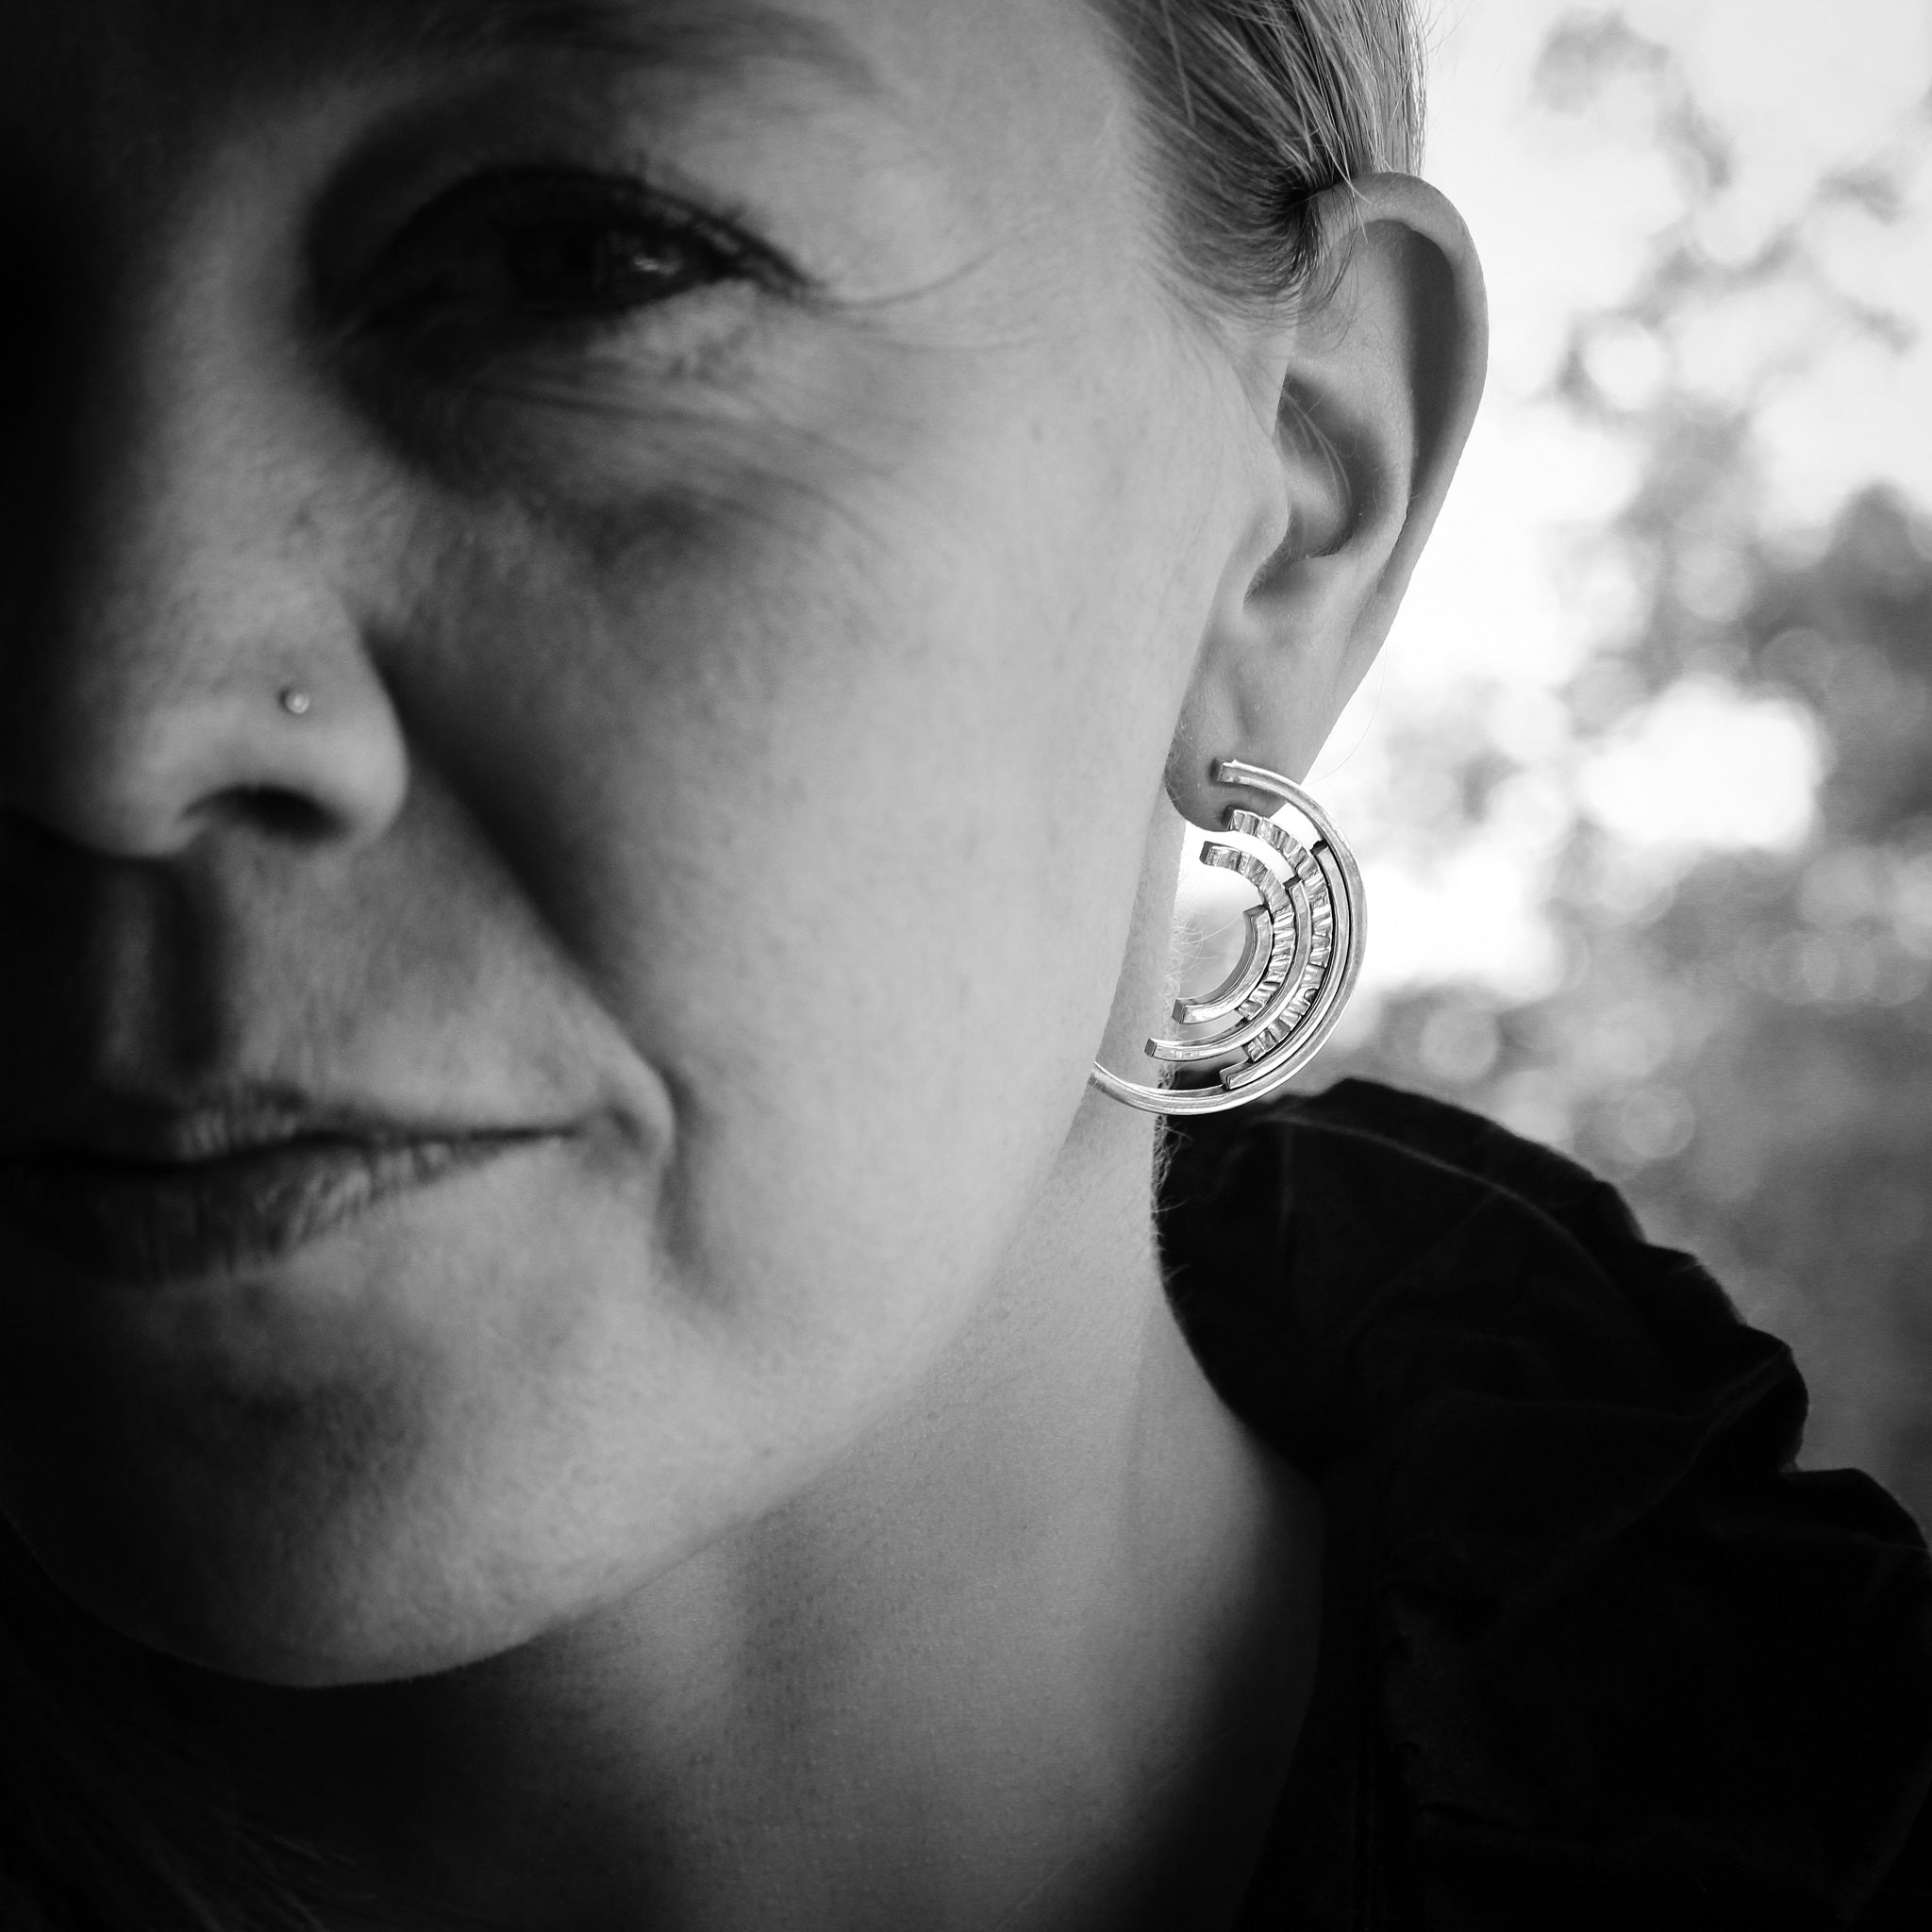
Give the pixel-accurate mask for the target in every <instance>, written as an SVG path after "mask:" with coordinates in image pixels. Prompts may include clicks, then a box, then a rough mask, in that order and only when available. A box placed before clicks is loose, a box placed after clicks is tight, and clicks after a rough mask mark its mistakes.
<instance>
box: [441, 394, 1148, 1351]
mask: <svg viewBox="0 0 1932 1932" xmlns="http://www.w3.org/2000/svg"><path fill="white" fill-rule="evenodd" d="M994 420H995V421H1001V420H1002V419H1000V418H997V417H996V418H995V419H994ZM983 421H984V419H983V418H982V425H983ZM902 440H903V439H902ZM1070 445H1071V446H1072V448H1073V451H1074V453H1072V454H1069V449H1070ZM866 470H867V466H866V465H865V464H864V463H863V462H861V461H859V460H858V459H857V458H853V459H852V460H850V462H849V464H848V466H847V474H846V475H842V476H841V477H840V478H839V479H838V483H837V485H836V486H835V487H831V488H821V489H819V490H817V491H804V490H791V491H785V492H783V493H782V494H781V493H779V492H776V491H772V490H770V489H763V490H760V491H757V492H753V491H749V490H743V491H741V495H745V496H755V497H756V507H755V508H736V509H733V510H732V511H730V512H728V513H725V514H723V515H720V516H717V517H716V518H714V520H713V522H712V523H711V525H709V526H708V528H707V529H706V530H705V532H704V533H703V535H702V536H701V537H699V538H696V539H693V540H691V541H689V542H672V541H658V540H655V539H654V540H652V541H646V542H642V543H640V544H639V545H638V546H636V548H634V550H633V551H632V552H630V553H628V554H627V555H625V556H624V557H623V558H621V559H620V560H619V561H618V562H617V563H616V564H614V565H611V564H605V563H602V562H599V561H596V560H595V559H594V558H591V556H590V554H589V553H588V552H587V551H585V550H581V549H578V550H574V551H571V552H563V551H561V550H556V551H545V550H543V549H541V547H537V548H533V550H532V551H531V552H530V553H529V554H528V556H527V557H526V558H525V566H524V567H522V568H520V569H518V570H516V571H513V572H509V573H504V572H502V571H501V570H500V569H499V570H496V571H493V572H492V573H491V575H489V576H488V577H478V578H473V579H471V580H469V581H468V582H463V581H460V580H458V582H456V583H455V584H453V585H452V586H448V587H445V591H446V596H447V602H446V604H445V608H444V621H445V622H448V621H449V612H450V609H451V608H458V609H460V611H461V613H462V614H461V616H460V617H459V618H458V620H457V621H456V624H455V627H456V628H458V629H460V630H461V631H462V632H463V633H464V635H465V636H466V637H467V638H468V640H469V641H470V648H469V655H468V657H467V658H466V660H465V671H464V676H465V682H466V687H467V688H466V689H465V690H463V691H461V692H460V693H457V692H455V691H451V692H448V693H445V694H443V695H442V696H441V697H439V698H438V699H436V700H435V701H434V702H433V703H429V704H425V707H424V708H425V710H426V711H429V712H431V713H435V714H442V715H459V716H461V717H462V718H463V719H464V720H465V721H466V725H465V736H464V738H463V741H461V742H460V743H458V744H453V745H451V746H449V747H446V748H444V750H443V751H442V752H441V753H440V757H441V758H442V759H443V761H444V763H445V766H446V768H447V769H448V770H449V771H450V772H451V774H452V775H453V776H454V778H455V780H456V782H457V783H458V784H459V785H462V786H464V787H466V788H467V789H468V790H469V791H471V792H473V793H474V794H475V804H474V810H475V814H476V815H477V816H478V817H479V818H482V819H485V820H487V821H488V822H489V823H490V824H491V826H492V829H493V830H496V829H498V828H500V834H499V835H500V836H501V837H502V838H503V839H505V840H506V841H508V843H509V844H510V845H511V846H512V848H513V850H512V863H513V864H514V865H515V866H516V868H517V869H518V871H519V872H520V874H521V875H522V876H523V878H524V879H525V884H526V887H527V889H528V891H530V892H531V893H532V895H533V896H534V897H536V898H537V899H539V900H540V901H541V904H542V905H543V906H544V908H545V910H546V916H547V918H548V919H549V920H550V921H551V923H552V924H553V926H554V928H555V929H556V931H557V933H558V939H559V942H560V944H561V945H562V947H563V948H564V949H565V950H566V951H567V952H568V953H569V954H570V955H571V957H572V958H573V959H574V960H575V962H576V963H577V964H578V966H579V967H580V968H581V970H582V971H583V972H584V974H586V975H587V977H588V978H589V979H590V980H591V982H592V983H593V984H594V986H595V987H596V989H597V991H598V995H599V997H600V998H601V1000H602V1001H603V1002H604V1004H605V1005H606V1007H607V1008H608V1010H609V1011H610V1012H611V1013H612V1014H613V1016H615V1018H616V1019H617V1021H618V1022H619V1024H621V1026H622V1027H623V1030H624V1032H625V1035H626V1037H627V1038H628V1040H629V1041H631V1043H632V1044H633V1045H634V1047H635V1048H636V1050H637V1051H638V1052H639V1053H640V1054H641V1056H642V1057H643V1058H644V1059H645V1060H646V1061H647V1062H648V1063H649V1064H651V1065H652V1066H653V1067H654V1068H655V1069H657V1070H658V1073H659V1074H661V1076H662V1077H663V1078H664V1080H665V1081H666V1083H667V1084H668V1086H669V1087H670V1089H671V1090H672V1091H673V1092H674V1094H675V1097H676V1101H677V1105H678V1109H679V1115H680V1138H679V1151H678V1156H677V1161H678V1165H677V1171H676V1173H675V1175H674V1177H673V1183H672V1185H671V1186H670V1187H669V1188H668V1189H667V1191H666V1194H665V1202H666V1208H665V1212H666V1214H667V1217H668V1225H667V1230H666V1232H667V1235H668V1238H669V1242H670V1246H671V1248H672V1251H673V1252H674V1253H675V1254H676V1255H677V1256H679V1257H681V1259H682V1260H683V1261H684V1263H685V1265H686V1266H687V1267H688V1268H689V1270H690V1275H691V1280H692V1281H693V1282H696V1283H700V1284H702V1291H703V1292H704V1294H706V1295H707V1296H708V1297H725V1298H730V1299H734V1300H737V1301H740V1302H741V1303H748V1302H751V1301H759V1302H763V1303H765V1304H767V1306H768V1307H770V1308H771V1309H772V1310H773V1311H774V1315H775V1316H776V1318H778V1319H785V1320H790V1319H791V1318H792V1315H793V1311H795V1310H796V1309H797V1308H798V1307H800V1306H801V1305H802V1304H804V1305H810V1304H812V1302H813V1299H814V1295H815V1292H816V1285H817V1284H826V1285H827V1286H826V1289H825V1291H826V1292H827V1293H829V1292H830V1291H831V1290H830V1287H829V1284H832V1283H835V1282H841V1283H846V1284H850V1283H853V1282H863V1283H872V1284H874V1285H875V1287H874V1291H875V1292H883V1287H882V1285H883V1284H885V1283H887V1282H891V1283H893V1284H894V1288H893V1294H894V1295H895V1296H896V1297H898V1301H897V1303H896V1304H895V1306H898V1307H903V1308H905V1309H906V1310H907V1311H908V1319H910V1310H912V1309H913V1308H916V1307H918V1306H919V1304H920V1302H921V1300H922V1298H923V1297H924V1295H925V1294H928V1293H929V1294H931V1295H933V1296H936V1297H938V1298H941V1299H944V1298H947V1297H949V1296H953V1295H955V1294H957V1293H958V1291H960V1290H961V1289H962V1288H963V1286H964V1284H965V1283H966V1282H968V1281H969V1280H970V1279H971V1277H973V1276H974V1274H983V1273H984V1272H985V1270H986V1269H987V1268H988V1267H990V1266H991V1258H992V1257H993V1256H994V1255H995V1254H996V1252H997V1250H998V1248H999V1246H1000V1245H1001V1243H1002V1242H1003V1241H1004V1240H1005V1239H1006V1238H1007V1236H1008V1233H1009V1231H1010V1228H1011V1225H1012V1224H1013V1221H1014V1219H1015V1217H1016V1216H1017V1214H1018V1213H1019V1212H1020V1211H1021V1209H1022V1208H1023V1207H1024V1202H1025V1200H1026V1197H1027V1194H1028V1192H1029V1191H1030V1188H1031V1186H1032V1185H1033V1184H1034V1183H1035V1182H1036V1181H1037V1179H1038V1177H1039V1175H1040V1173H1041V1170H1042V1168H1043V1166H1044V1163H1045V1162H1046V1160H1047V1159H1048V1158H1050V1156H1051V1153H1052V1151H1053V1149H1054V1148H1055V1147H1056V1146H1057V1145H1058V1140H1059V1138H1060V1137H1061V1135H1062V1134H1063V1133H1064V1131H1065V1127H1066V1125H1067V1124H1068V1122H1069V1121H1070V1119H1071V1116H1072V1113H1073V1111H1074V1108H1075V1106H1076V1105H1077V1102H1078V1099H1079V1095H1080V1091H1081V1087H1082V1084H1083V1082H1084V1078H1085V1074H1086V1068H1087V1064H1088V1061H1089V1059H1090V1058H1091V1054H1092V1052H1093V1050H1094V1048H1095V1046H1096V1044H1097V1041H1098V1040H1099V1036H1100V1033H1101V1031H1102V1028H1103V1026H1104V1024H1105V1021H1106V1017H1107V1013H1108V1005H1109V1001H1110V997H1111V993H1112V990H1113V982H1114V975H1115V974H1116V972H1117V971H1118V967H1119V963H1120V960H1121V958H1122V953H1123V950H1124V943H1125V938H1126V930H1127V922H1128V918H1129V914H1130V912H1131V908H1132V904H1133V900H1134V893H1135V887H1136V883H1137V880H1138V876H1139V870H1140V865H1141V850H1142V845H1143V843H1144V839H1145V829H1146V826H1147V824H1148V818H1149V811H1150V808H1151V805H1152V802H1153V800H1154V798H1155V796H1156V795H1157V793H1158V786H1159V782H1160V774H1161V769H1162V764H1163V761H1164V758H1165V752H1166V741H1167V737H1168V734H1169V732H1170V730H1171V725H1172V716H1173V711H1174V705H1175V703H1176V701H1177V691H1174V689H1172V686H1173V685H1174V680H1175V675H1176V665H1179V666H1180V668H1181V670H1183V671H1184V669H1185V665H1184V662H1182V660H1181V659H1179V658H1177V657H1176V655H1175V654H1174V653H1173V652H1172V651H1167V652H1164V653H1163V652H1162V651H1161V650H1160V649H1158V647H1157V642H1156V633H1157V631H1158V625H1159V622H1160V618H1161V609H1160V593H1161V591H1162V590H1163V588H1165V586H1166V585H1167V583H1168V582H1169V580H1170V579H1171V577H1172V571H1171V553H1170V552H1168V551H1166V550H1165V549H1164V548H1163V546H1162V543H1161V541H1159V540H1158V531H1156V529H1155V525H1156V524H1157V521H1158V519H1157V516H1156V513H1155V511H1154V509H1152V508H1150V507H1149V506H1147V505H1146V504H1144V503H1141V502H1138V501H1136V500H1135V499H1134V498H1133V496H1132V493H1131V489H1130V485H1129V483H1128V482H1127V481H1124V480H1123V479H1124V477H1125V478H1131V475H1132V470H1131V468H1130V467H1129V466H1127V465H1125V464H1121V465H1118V466H1116V465H1114V464H1112V463H1110V462H1103V461H1102V460H1100V459H1099V454H1098V453H1096V452H1095V451H1094V450H1093V449H1092V448H1091V446H1090V445H1089V444H1087V443H1086V442H1079V443H1074V440H1073V439H1072V438H1070V437H1069V435H1068V433H1067V429H1066V425H1045V427H1044V428H1042V425H1040V424H1039V423H1038V421H1037V420H1035V419H1029V418H1028V416H1027V415H1026V413H1025V412H1024V410H1021V409H1013V410H1011V411H1009V412H1008V415H1007V417H1006V418H1005V419H1004V426H1002V427H1001V428H1000V429H999V430H998V431H997V432H996V433H994V434H991V435H989V434H987V433H986V431H985V429H984V427H983V426H977V425H976V426H975V433H974V435H973V437H972V439H971V441H970V443H969V442H968V441H966V439H965V437H964V431H963V427H962V429H961V433H960V437H959V439H958V441H953V442H950V443H949V442H947V441H945V440H944V439H943V438H937V437H935V438H932V439H930V440H929V441H927V443H926V444H925V446H924V449H923V451H922V452H920V453H919V456H918V457H917V458H913V459H908V458H905V457H903V456H902V457H901V458H900V459H899V460H898V461H897V462H896V463H895V465H894V466H893V468H892V469H891V471H890V473H887V474H884V475H880V474H877V473H875V472H874V474H872V475H867V474H866ZM1132 519H1138V520H1139V522H1140V524H1141V525H1142V526H1143V527H1145V528H1146V529H1147V531H1148V533H1149V534H1148V537H1147V541H1144V542H1142V543H1140V544H1138V545H1136V544H1133V543H1131V542H1128V543H1125V544H1124V543H1123V542H1122V536H1123V525H1124V524H1125V523H1128V522H1129V520H1132ZM487 549H488V550H489V551H490V552H491V553H492V554H494V555H495V556H497V557H498V558H501V556H502V555H503V554H504V546H502V545H497V544H491V545H490V546H487ZM1123 555H1125V556H1127V557H1128V558H1145V559H1146V570H1145V578H1144V580H1143V579H1137V578H1136V576H1135V575H1134V568H1133V566H1132V564H1131V563H1130V565H1129V567H1128V568H1127V569H1126V570H1125V571H1124V570H1123V568H1122V566H1121V561H1120V559H1121V558H1122V556H1123ZM533 638H543V639H546V640H550V639H555V640H557V643H556V644H555V645H554V646H552V647H551V648H550V649H549V650H548V651H546V652H545V654H544V658H545V661H546V663H547V665H548V666H549V669H550V674H551V675H550V679H549V681H548V683H547V684H545V683H540V682H534V681H532V680H531V678H530V675H529V672H528V668H527V666H528V663H529V661H530V659H531V658H532V656H533V653H532V652H531V650H530V643H529V641H530V640H531V639H533ZM479 639H480V640H482V641H483V643H482V646H481V648H480V650H479V649H478V646H477V641H478V640H479ZM484 660H488V661H490V662H491V663H500V664H501V666H502V670H501V673H500V675H489V674H483V673H481V672H479V670H478V668H477V667H478V665H479V663H480V662H481V661H484ZM750 1202H755V1203H756V1204H757V1206H756V1210H755V1211H754V1212H747V1203H750ZM845 1291H846V1292H856V1290H853V1289H850V1288H849V1287H848V1288H847V1289H846V1290H845Z"/></svg>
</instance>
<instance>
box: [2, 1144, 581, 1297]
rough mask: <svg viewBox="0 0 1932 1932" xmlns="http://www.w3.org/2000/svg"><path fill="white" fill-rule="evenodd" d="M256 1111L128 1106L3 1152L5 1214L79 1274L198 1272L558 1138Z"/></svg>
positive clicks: (262, 1252) (121, 1278)
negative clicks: (119, 1113)
mask: <svg viewBox="0 0 1932 1932" xmlns="http://www.w3.org/2000/svg"><path fill="white" fill-rule="evenodd" d="M255 1113H256V1117H255V1118H253V1119H247V1118H244V1117H242V1116H238V1115H237V1114H236V1113H234V1112H209V1111H201V1112H197V1113H196V1114H195V1115H193V1116H192V1117H187V1116H178V1117H175V1119H173V1120H171V1121H165V1122H155V1121H153V1120H152V1119H149V1120H137V1119H131V1118H127V1117H125V1116H124V1117H122V1118H119V1119H115V1120H113V1121H111V1122H110V1123H109V1124H107V1125H105V1126H104V1127H103V1129H101V1130H100V1131H97V1132H96V1133H94V1134H92V1135H90V1137H89V1142H88V1143H84V1144H82V1145H80V1146H67V1147H57V1148H54V1149H51V1150H48V1151H35V1152H29V1153H25V1154H14V1155H11V1156H9V1157H8V1158H5V1159H0V1220H4V1221H5V1222H7V1223H8V1224H11V1225H12V1226H13V1227H14V1228H16V1229H17V1230H19V1231H20V1232H21V1233H24V1234H25V1235H26V1236H27V1237H28V1238H29V1239H30V1240H31V1241H34V1242H35V1243H36V1244H38V1245H39V1246H41V1247H42V1248H44V1249H47V1250H50V1251H51V1252H52V1253H53V1255H54V1256H56V1257H58V1259H59V1260H60V1261H62V1262H64V1263H65V1264H67V1265H68V1266H69V1267H70V1268H73V1269H75V1270H76V1271H78V1272H79V1273H81V1274H85V1275H90V1276H93V1277H97V1278H100V1279H104V1280H107V1281H110V1282H114V1283H122V1284H127V1285H135V1284H159V1283H162V1282H168V1281H182V1280H192V1279H205V1278H207V1277H208V1276H211V1275H219V1274H231V1273H234V1272H236V1271H238V1270H242V1269H247V1268H258V1267H261V1266H263V1265H265V1264H267V1263H271V1262H274V1261H277V1260H280V1259H282V1258H284V1257H287V1256H289V1255H291V1254H293V1253H294V1252H295V1251H296V1250H297V1249H299V1248H302V1247H305V1246H307V1245H308V1244H309V1243H310V1242H313V1241H320V1240H321V1239H322V1238H323V1237H325V1235H329V1234H332V1233H335V1232H336V1231H337V1230H339V1229H341V1228H342V1227H344V1226H346V1225H348V1224H350V1223H351V1222H354V1221H356V1220H358V1219H359V1218H361V1217H362V1216H364V1215H366V1214H368V1213H370V1212H371V1211H372V1210H373V1209H375V1208H378V1207H380V1206H381V1205H382V1204H383V1203H384V1202H386V1201H390V1200H392V1199H394V1198H395V1197H396V1196H398V1195H401V1194H405V1193H408V1192H410V1191H416V1190H420V1189H424V1188H429V1187H433V1186H435V1185H436V1184H437V1183H439V1182H441V1181H443V1180H447V1179H451V1178H453V1177H455V1176H456V1175H458V1174H466V1173H469V1172H471V1171H473V1170H474V1169H476V1168H478V1167H482V1166H485V1165H487V1164H489V1163H491V1162H492V1161H496V1160H499V1159H502V1158H506V1157H508V1156H509V1155H511V1154H514V1153H517V1152H519V1151H523V1150H526V1149H529V1148H530V1147H532V1146H534V1145H536V1144H539V1143H541V1142H543V1141H556V1140H557V1139H558V1138H559V1135H558V1131H557V1130H555V1129H549V1128H534V1129H530V1128H525V1129H511V1130H484V1131H458V1132H452V1131H449V1130H446V1129H425V1130H417V1131H408V1130H398V1129H394V1128H378V1127H363V1128H359V1129H356V1130H347V1131H345V1130H342V1129H341V1128H336V1127H333V1126H332V1127H328V1128H321V1129H316V1128H310V1129H308V1130H307V1131H293V1132H291V1131H288V1130H287V1129H288V1127H289V1126H290V1125H291V1124H292V1123H291V1122H290V1121H288V1120H287V1119H286V1118H285V1119H284V1120H282V1121H280V1122H278V1123H276V1122H271V1121H269V1120H267V1119H264V1118H262V1117H261V1116H260V1110H258V1109H257V1110H255ZM134 1150H138V1151H134Z"/></svg>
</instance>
